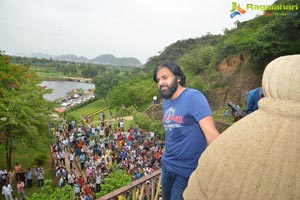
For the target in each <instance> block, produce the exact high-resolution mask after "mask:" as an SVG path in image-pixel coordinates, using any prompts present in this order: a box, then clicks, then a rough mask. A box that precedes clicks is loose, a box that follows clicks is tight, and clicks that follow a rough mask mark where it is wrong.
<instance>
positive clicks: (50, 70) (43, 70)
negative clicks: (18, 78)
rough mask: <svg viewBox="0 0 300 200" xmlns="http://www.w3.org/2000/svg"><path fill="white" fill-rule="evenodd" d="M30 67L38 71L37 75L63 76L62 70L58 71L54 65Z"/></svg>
mask: <svg viewBox="0 0 300 200" xmlns="http://www.w3.org/2000/svg"><path fill="white" fill-rule="evenodd" d="M29 69H30V70H31V71H34V72H36V73H37V75H38V76H39V77H41V78H43V77H62V76H63V73H62V72H57V71H56V68H54V67H46V66H30V67H29Z"/></svg>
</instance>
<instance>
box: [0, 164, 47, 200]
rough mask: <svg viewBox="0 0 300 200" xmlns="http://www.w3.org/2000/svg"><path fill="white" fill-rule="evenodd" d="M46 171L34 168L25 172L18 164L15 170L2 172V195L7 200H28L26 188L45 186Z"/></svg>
mask: <svg viewBox="0 0 300 200" xmlns="http://www.w3.org/2000/svg"><path fill="white" fill-rule="evenodd" d="M44 174H45V172H44V169H43V168H42V167H37V166H33V167H32V168H28V169H27V170H23V168H22V166H21V164H20V163H18V162H17V163H16V164H15V166H14V168H12V169H10V170H9V171H7V170H6V169H2V170H0V177H1V181H0V185H1V188H2V195H3V196H4V198H5V199H6V200H12V199H19V200H22V199H26V198H27V197H26V192H25V187H26V188H31V187H32V186H33V184H36V185H37V187H42V186H44ZM14 190H16V191H17V193H18V195H17V196H15V197H14V195H13V191H14Z"/></svg>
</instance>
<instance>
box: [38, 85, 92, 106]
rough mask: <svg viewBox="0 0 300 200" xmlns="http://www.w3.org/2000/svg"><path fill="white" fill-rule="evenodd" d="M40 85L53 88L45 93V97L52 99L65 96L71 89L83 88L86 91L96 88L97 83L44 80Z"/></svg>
mask: <svg viewBox="0 0 300 200" xmlns="http://www.w3.org/2000/svg"><path fill="white" fill-rule="evenodd" d="M40 85H41V86H46V87H47V88H50V89H53V91H52V93H51V94H46V95H44V97H45V99H47V100H50V101H54V100H56V99H59V98H62V97H65V96H66V95H67V93H68V92H70V91H71V90H75V89H80V88H82V89H83V90H84V91H87V90H88V89H94V88H95V85H94V84H92V83H81V82H75V81H43V82H42V83H41V84H40Z"/></svg>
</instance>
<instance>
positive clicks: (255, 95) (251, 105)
mask: <svg viewBox="0 0 300 200" xmlns="http://www.w3.org/2000/svg"><path fill="white" fill-rule="evenodd" d="M264 96H265V95H264V92H263V90H262V88H261V87H259V88H255V89H253V90H250V91H249V92H248V95H247V108H246V113H247V114H250V113H252V112H254V111H256V110H257V109H258V101H259V100H260V99H261V98H263V97H264Z"/></svg>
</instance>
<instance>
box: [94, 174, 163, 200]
mask: <svg viewBox="0 0 300 200" xmlns="http://www.w3.org/2000/svg"><path fill="white" fill-rule="evenodd" d="M160 174H161V172H160V170H158V171H155V172H153V173H151V174H148V175H147V176H143V177H142V178H140V179H138V180H136V181H133V182H131V183H130V184H128V185H126V186H123V187H121V188H119V189H117V190H115V191H113V192H111V193H109V194H106V195H104V196H102V197H100V198H97V199H96V200H115V199H124V200H126V199H132V200H144V199H147V200H158V199H159V197H160V196H161V185H160Z"/></svg>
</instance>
